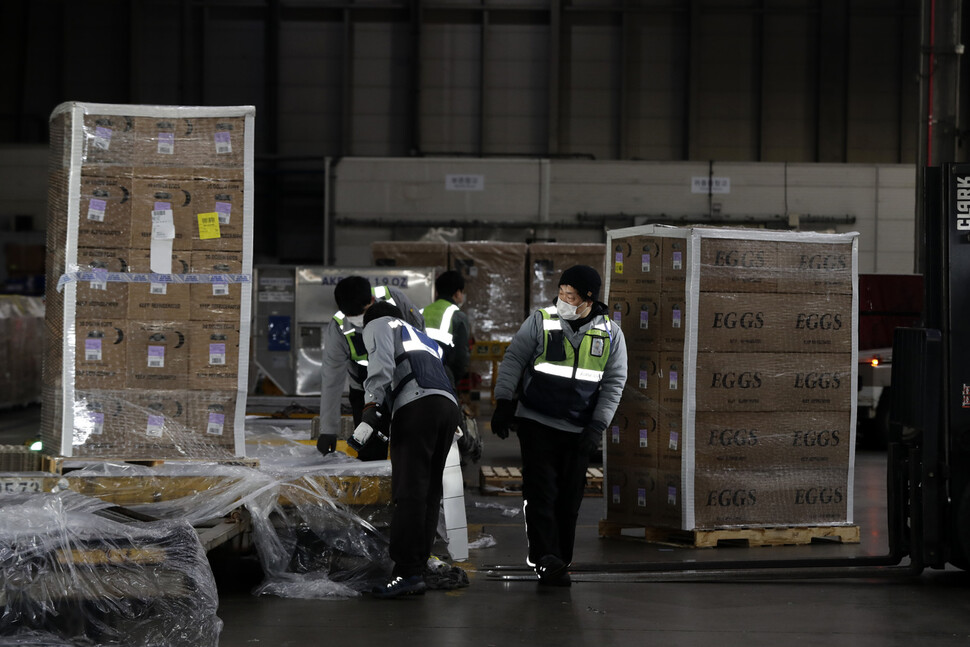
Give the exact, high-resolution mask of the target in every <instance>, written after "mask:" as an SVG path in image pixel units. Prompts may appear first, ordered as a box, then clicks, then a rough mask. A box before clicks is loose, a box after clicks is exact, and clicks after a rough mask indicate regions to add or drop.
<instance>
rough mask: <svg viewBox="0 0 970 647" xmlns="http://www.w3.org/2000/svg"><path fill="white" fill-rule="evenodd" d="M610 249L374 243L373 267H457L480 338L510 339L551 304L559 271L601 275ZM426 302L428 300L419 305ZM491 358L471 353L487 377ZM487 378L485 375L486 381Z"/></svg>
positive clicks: (477, 243) (592, 246) (569, 245)
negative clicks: (577, 268)
mask: <svg viewBox="0 0 970 647" xmlns="http://www.w3.org/2000/svg"><path fill="white" fill-rule="evenodd" d="M605 251H606V247H605V245H603V244H601V243H530V244H525V243H505V242H491V241H466V242H456V243H445V242H427V241H414V242H407V241H394V242H375V243H372V244H371V254H372V256H373V261H374V264H375V265H378V266H393V267H428V266H431V267H436V268H438V270H439V271H444V270H445V269H452V270H456V271H458V272H460V273H461V275H462V277H463V278H464V279H465V304H464V305H463V306H462V310H463V311H464V312H465V313H466V314H467V315H468V318H469V321H470V325H471V327H472V330H471V332H472V335H473V336H474V338H475V339H476V340H477V341H488V342H507V341H510V340H511V339H512V336H513V335H515V333H516V331H517V330H518V329H519V326H521V325H522V322H523V321H524V320H525V318H526V317H527V316H528V315H529V313H531V312H532V311H533V310H535V309H536V308H544V307H546V306H549V305H552V304H553V303H554V302H555V300H556V296H557V295H558V293H559V275H560V274H562V271H563V270H564V269H566V268H568V267H571V266H573V265H590V266H592V267H595V268H596V269H597V271H599V272H600V273H601V274H602V272H603V259H604V254H605ZM418 305H419V306H420V305H424V304H418ZM490 360H491V356H489V358H488V359H486V358H478V360H476V357H475V356H472V366H471V370H472V372H474V373H477V374H479V375H482V376H488V375H489V374H490V372H491V370H492V368H491V365H490V363H489V362H490ZM488 382H489V378H487V377H483V383H488Z"/></svg>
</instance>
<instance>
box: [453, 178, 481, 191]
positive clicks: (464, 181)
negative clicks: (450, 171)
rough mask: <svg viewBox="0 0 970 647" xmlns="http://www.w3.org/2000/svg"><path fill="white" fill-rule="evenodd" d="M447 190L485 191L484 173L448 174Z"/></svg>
mask: <svg viewBox="0 0 970 647" xmlns="http://www.w3.org/2000/svg"><path fill="white" fill-rule="evenodd" d="M445 190H446V191H484V190H485V176H484V175H446V176H445Z"/></svg>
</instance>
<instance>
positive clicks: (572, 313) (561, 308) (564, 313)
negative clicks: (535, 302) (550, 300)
mask: <svg viewBox="0 0 970 647" xmlns="http://www.w3.org/2000/svg"><path fill="white" fill-rule="evenodd" d="M581 305H583V304H580V305H579V306H571V305H569V304H568V303H566V302H565V301H563V300H562V299H556V312H558V313H559V316H560V317H561V318H563V319H565V320H566V321H576V320H577V319H579V313H577V312H576V311H577V310H579V308H580V306H581Z"/></svg>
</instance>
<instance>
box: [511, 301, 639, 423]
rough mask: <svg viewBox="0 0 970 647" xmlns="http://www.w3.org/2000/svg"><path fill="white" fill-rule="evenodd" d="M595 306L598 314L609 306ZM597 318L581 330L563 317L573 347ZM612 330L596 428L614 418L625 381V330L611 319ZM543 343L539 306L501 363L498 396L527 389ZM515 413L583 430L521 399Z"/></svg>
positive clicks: (594, 310)
mask: <svg viewBox="0 0 970 647" xmlns="http://www.w3.org/2000/svg"><path fill="white" fill-rule="evenodd" d="M593 308H594V309H593V312H594V313H596V314H605V313H606V306H605V305H603V304H601V303H594V304H593ZM595 321H596V318H595V317H593V318H592V319H591V320H590V321H589V322H587V323H586V324H584V325H583V326H582V327H580V329H579V330H575V331H574V330H573V329H572V326H570V325H569V323H568V322H566V321H564V322H563V324H562V330H563V334H564V335H565V337H566V339H567V340H568V341H569V343H571V344H572V345H573V347H574V348H578V347H579V344H580V342H581V341H582V339H583V335H584V334H585V333H586V331H587V330H589V329H590V328H592V327H593V324H594V323H595ZM610 333H611V334H612V336H613V340H612V343H611V347H610V357H609V359H608V360H607V362H606V370H605V371H604V374H603V380H602V382H600V389H599V393H598V394H597V396H596V397H597V399H596V409H595V411H594V412H593V419H592V420H591V421H590V423H589V426H590V427H591V428H592V429H593V430H595V431H603V430H604V429H606V428H607V427H608V426H609V424H610V422H611V421H612V420H613V414H614V413H616V408H617V407H618V406H619V404H620V397H621V396H622V394H623V385H624V384H626V373H627V355H626V341H625V339H624V337H623V331H621V330H620V327H619V326H618V325H617V324H616V322H614V321H610ZM544 343H545V334H544V332H543V318H542V313H541V312H540V311H538V310H536V311H535V312H533V313H532V315H531V316H530V317H529V318H528V319H526V320H525V321H524V322H523V323H522V325H521V326H520V327H519V330H518V332H516V333H515V336H514V337H513V338H512V342H511V343H510V344H509V347H508V350H506V351H505V356H504V357H503V358H502V362H501V363H500V364H499V366H498V378H497V379H496V381H495V398H496V399H498V400H512V399H514V398H515V397H516V395H517V394H518V393H519V391H520V388H521V390H525V389H526V387H528V385H529V382H530V381H531V379H532V375H531V373H530V370H529V369H530V368H531V367H532V365H533V363H534V362H535V360H536V358H537V357H539V355H541V354H542V346H543V344H544ZM515 415H516V416H518V417H520V418H528V419H529V420H534V421H536V422H538V423H540V424H543V425H546V426H547V427H552V428H553V429H560V430H562V431H571V432H576V433H578V432H580V431H582V430H583V428H582V427H578V426H576V425H575V424H573V423H571V422H568V421H566V420H563V419H560V418H555V417H552V416H548V415H545V414H542V413H539V412H538V411H533V410H532V409H530V408H528V407H527V406H525V405H524V404H522V403H519V405H518V406H517V407H516V410H515Z"/></svg>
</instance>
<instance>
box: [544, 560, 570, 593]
mask: <svg viewBox="0 0 970 647" xmlns="http://www.w3.org/2000/svg"><path fill="white" fill-rule="evenodd" d="M536 575H537V576H538V577H539V585H540V586H572V584H573V582H572V580H571V579H570V578H569V565H568V564H566V563H565V562H564V561H562V560H561V559H559V558H558V557H556V556H555V555H545V556H543V557H542V559H540V560H539V563H538V564H537V565H536Z"/></svg>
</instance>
